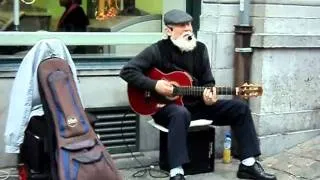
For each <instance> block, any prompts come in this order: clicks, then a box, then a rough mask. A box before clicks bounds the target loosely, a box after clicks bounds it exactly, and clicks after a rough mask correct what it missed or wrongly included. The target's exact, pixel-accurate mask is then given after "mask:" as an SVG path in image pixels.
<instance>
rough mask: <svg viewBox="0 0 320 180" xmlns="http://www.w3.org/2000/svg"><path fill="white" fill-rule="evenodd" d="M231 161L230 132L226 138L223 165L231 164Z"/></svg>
mask: <svg viewBox="0 0 320 180" xmlns="http://www.w3.org/2000/svg"><path fill="white" fill-rule="evenodd" d="M231 160H232V157H231V134H230V132H229V131H228V132H226V134H225V138H224V149H223V163H230V162H231Z"/></svg>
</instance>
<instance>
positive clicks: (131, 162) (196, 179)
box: [0, 136, 320, 180]
mask: <svg viewBox="0 0 320 180" xmlns="http://www.w3.org/2000/svg"><path fill="white" fill-rule="evenodd" d="M157 154H158V152H147V153H143V156H142V155H141V154H139V153H136V154H133V155H134V157H136V159H137V160H138V161H140V162H139V163H138V161H137V160H136V159H135V158H133V156H132V155H131V154H128V157H127V158H123V156H122V158H119V157H117V156H114V159H115V162H116V165H117V167H119V169H120V173H121V175H122V176H123V179H124V180H138V179H139V180H151V179H159V180H168V179H169V178H168V177H165V178H153V177H152V176H163V175H165V174H163V173H158V172H156V171H153V170H151V171H149V170H146V171H145V172H146V173H145V174H144V176H141V177H133V176H132V175H133V174H134V173H135V172H137V171H138V170H143V169H145V168H130V167H139V166H141V165H140V163H141V164H143V165H147V164H156V163H155V162H156V161H157V158H158V157H157ZM261 163H262V164H263V166H264V168H265V169H266V171H268V172H271V173H275V174H276V175H277V177H278V180H320V136H317V137H315V138H313V139H311V140H309V141H307V142H305V143H301V144H299V145H297V146H295V147H293V148H291V149H288V150H286V151H283V152H282V153H279V154H277V155H275V156H271V157H268V158H265V159H262V161H261ZM238 165H239V162H238V161H237V160H233V162H232V163H231V164H223V163H222V162H221V159H216V162H215V172H212V173H204V174H197V175H188V176H186V179H187V180H234V179H237V178H236V171H237V168H238ZM149 169H150V168H149ZM154 169H159V168H158V167H157V166H156V167H154ZM9 171H11V173H10V177H9V178H8V179H10V180H12V179H18V178H17V175H16V171H15V170H14V169H2V171H0V180H3V179H5V176H4V175H6V174H4V172H9ZM149 172H150V174H151V175H152V176H151V175H150V174H149Z"/></svg>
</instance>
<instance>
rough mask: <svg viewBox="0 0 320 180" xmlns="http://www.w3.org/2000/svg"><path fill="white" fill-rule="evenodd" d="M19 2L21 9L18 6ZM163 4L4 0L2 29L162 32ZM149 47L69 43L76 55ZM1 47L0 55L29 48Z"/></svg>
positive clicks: (150, 0) (157, 0)
mask: <svg viewBox="0 0 320 180" xmlns="http://www.w3.org/2000/svg"><path fill="white" fill-rule="evenodd" d="M71 2H73V3H71ZM17 4H18V5H19V8H15V7H17V6H16V5H17ZM162 4H163V1H162V0H0V35H1V31H2V32H10V31H22V32H39V31H48V32H87V33H93V32H135V33H160V32H161V31H162V11H163V10H162ZM141 36H143V34H142V35H141ZM26 38H27V37H26ZM88 41H90V39H88ZM90 44H92V43H90ZM145 46H146V45H139V44H132V45H104V46H85V47H84V46H82V47H79V46H69V49H70V51H71V53H74V54H88V53H94V54H96V53H98V54H101V53H108V54H113V53H116V54H117V53H125V54H135V53H137V52H139V51H141V50H142V49H143V48H144V47H145ZM1 49H2V50H0V54H3V53H8V54H15V53H17V52H20V51H22V50H26V49H28V48H26V47H21V46H19V48H17V47H14V48H13V49H12V48H10V47H4V48H1ZM1 51H2V52H1ZM3 51H5V52H3Z"/></svg>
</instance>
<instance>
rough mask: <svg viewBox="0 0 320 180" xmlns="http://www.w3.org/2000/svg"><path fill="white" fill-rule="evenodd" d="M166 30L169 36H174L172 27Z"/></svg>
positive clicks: (167, 27)
mask: <svg viewBox="0 0 320 180" xmlns="http://www.w3.org/2000/svg"><path fill="white" fill-rule="evenodd" d="M164 30H165V31H166V33H167V35H168V36H171V35H172V27H169V26H166V27H165V29H164Z"/></svg>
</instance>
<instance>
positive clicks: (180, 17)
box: [163, 9, 192, 25]
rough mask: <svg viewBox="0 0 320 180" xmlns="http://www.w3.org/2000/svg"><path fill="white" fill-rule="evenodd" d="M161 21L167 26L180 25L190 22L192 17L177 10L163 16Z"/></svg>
mask: <svg viewBox="0 0 320 180" xmlns="http://www.w3.org/2000/svg"><path fill="white" fill-rule="evenodd" d="M163 21H164V24H165V25H168V24H182V23H187V22H191V21H192V17H191V16H190V15H189V14H188V13H186V12H184V11H182V10H179V9H173V10H170V11H168V12H167V13H165V14H164V17H163Z"/></svg>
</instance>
